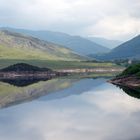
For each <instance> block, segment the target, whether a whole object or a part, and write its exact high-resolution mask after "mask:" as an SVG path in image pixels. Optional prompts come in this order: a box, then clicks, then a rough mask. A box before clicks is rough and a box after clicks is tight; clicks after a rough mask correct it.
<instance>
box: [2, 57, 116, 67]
mask: <svg viewBox="0 0 140 140" xmlns="http://www.w3.org/2000/svg"><path fill="white" fill-rule="evenodd" d="M21 62H24V63H28V64H31V65H35V66H39V67H47V68H51V69H53V70H55V69H71V68H72V69H75V68H95V67H96V68H97V67H99V68H102V67H103V68H104V67H108V68H109V67H110V68H115V67H117V68H118V66H117V65H115V64H113V63H93V62H79V61H69V62H68V61H52V60H9V59H0V69H1V68H4V67H7V66H9V65H12V64H15V63H21Z"/></svg>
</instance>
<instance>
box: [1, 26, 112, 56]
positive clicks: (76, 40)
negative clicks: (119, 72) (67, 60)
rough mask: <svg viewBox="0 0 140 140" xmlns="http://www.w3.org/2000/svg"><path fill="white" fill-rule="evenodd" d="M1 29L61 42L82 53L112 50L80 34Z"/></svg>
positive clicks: (57, 42)
mask: <svg viewBox="0 0 140 140" xmlns="http://www.w3.org/2000/svg"><path fill="white" fill-rule="evenodd" d="M1 29H8V30H9V31H15V32H18V33H24V34H27V35H31V36H34V37H37V38H39V39H41V40H45V41H50V42H53V43H56V44H60V45H62V46H64V47H66V48H69V49H72V50H73V51H75V52H77V53H78V54H81V55H89V54H91V53H93V54H97V53H106V52H109V51H110V49H108V48H106V47H104V46H102V45H99V44H97V43H95V42H93V41H90V40H88V39H86V38H83V37H80V36H71V35H68V34H65V33H60V32H52V31H32V30H24V29H14V28H1Z"/></svg>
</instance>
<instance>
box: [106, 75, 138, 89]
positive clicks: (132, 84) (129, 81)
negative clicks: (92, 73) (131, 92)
mask: <svg viewBox="0 0 140 140" xmlns="http://www.w3.org/2000/svg"><path fill="white" fill-rule="evenodd" d="M108 82H110V83H112V84H114V85H118V86H125V87H129V88H140V78H138V77H136V76H126V77H118V78H114V79H112V80H109V81H108Z"/></svg>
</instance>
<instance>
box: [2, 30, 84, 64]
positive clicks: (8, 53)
mask: <svg viewBox="0 0 140 140" xmlns="http://www.w3.org/2000/svg"><path fill="white" fill-rule="evenodd" d="M0 59H20V60H23V59H24V60H29V59H30V60H31V59H38V60H39V59H41V60H66V61H75V60H82V59H85V58H83V57H82V56H80V55H78V54H76V53H74V52H73V51H71V50H70V49H67V48H64V47H62V46H60V45H57V44H54V43H50V42H47V41H42V40H40V39H37V38H34V37H31V36H27V35H23V34H20V33H15V32H11V31H8V30H2V31H0Z"/></svg>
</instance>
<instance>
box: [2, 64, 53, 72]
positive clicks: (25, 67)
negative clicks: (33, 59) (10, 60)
mask: <svg viewBox="0 0 140 140" xmlns="http://www.w3.org/2000/svg"><path fill="white" fill-rule="evenodd" d="M12 71H14V72H26V71H27V72H46V71H48V72H51V71H52V70H51V69H48V68H40V67H37V66H33V65H29V64H26V63H17V64H14V65H11V66H8V67H6V68H3V69H1V70H0V72H12Z"/></svg>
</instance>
